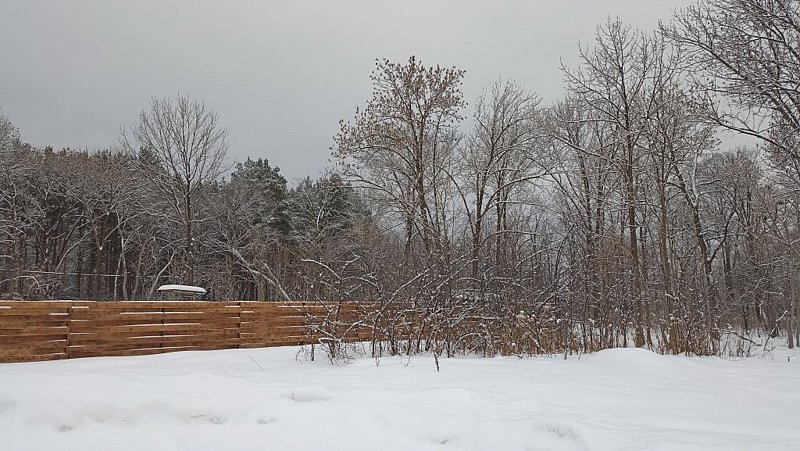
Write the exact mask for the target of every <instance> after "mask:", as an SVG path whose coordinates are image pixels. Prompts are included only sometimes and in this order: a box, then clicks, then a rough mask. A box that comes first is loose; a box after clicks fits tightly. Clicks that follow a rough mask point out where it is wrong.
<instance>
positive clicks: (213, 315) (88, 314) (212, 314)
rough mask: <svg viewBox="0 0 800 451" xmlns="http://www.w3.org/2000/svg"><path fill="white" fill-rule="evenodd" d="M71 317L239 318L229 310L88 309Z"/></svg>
mask: <svg viewBox="0 0 800 451" xmlns="http://www.w3.org/2000/svg"><path fill="white" fill-rule="evenodd" d="M72 318H75V319H81V320H95V321H100V320H106V319H120V318H131V319H148V320H149V319H158V320H160V319H163V318H177V319H193V318H209V319H214V318H239V313H238V312H235V311H231V312H96V311H93V310H90V311H88V312H83V313H79V314H75V315H72Z"/></svg>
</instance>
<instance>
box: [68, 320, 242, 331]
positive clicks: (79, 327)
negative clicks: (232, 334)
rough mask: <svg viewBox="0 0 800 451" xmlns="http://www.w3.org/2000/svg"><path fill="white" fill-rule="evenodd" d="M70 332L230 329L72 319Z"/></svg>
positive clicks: (196, 325)
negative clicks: (100, 324) (117, 323)
mask: <svg viewBox="0 0 800 451" xmlns="http://www.w3.org/2000/svg"><path fill="white" fill-rule="evenodd" d="M69 328H70V332H76V333H77V332H93V333H117V332H168V331H178V330H180V331H211V330H222V329H232V328H235V327H225V325H224V324H222V325H220V327H216V326H215V325H214V324H202V323H199V324H198V323H189V324H181V323H174V324H152V325H140V326H93V325H92V323H91V321H87V322H86V323H81V322H78V321H73V322H71V323H70V325H69Z"/></svg>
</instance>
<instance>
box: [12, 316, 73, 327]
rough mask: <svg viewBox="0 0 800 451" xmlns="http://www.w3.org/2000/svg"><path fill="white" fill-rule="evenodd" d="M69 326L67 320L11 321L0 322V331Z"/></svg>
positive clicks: (65, 318) (64, 318)
mask: <svg viewBox="0 0 800 451" xmlns="http://www.w3.org/2000/svg"><path fill="white" fill-rule="evenodd" d="M68 324H69V318H67V317H63V318H42V319H26V320H19V321H17V320H13V321H0V330H17V329H24V328H26V327H60V326H66V325H68Z"/></svg>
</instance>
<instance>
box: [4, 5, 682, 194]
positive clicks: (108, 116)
mask: <svg viewBox="0 0 800 451" xmlns="http://www.w3.org/2000/svg"><path fill="white" fill-rule="evenodd" d="M688 2H689V0H677V1H676V0H580V1H578V0H530V1H497V0H495V1H488V0H487V1H480V2H479V1H466V0H451V1H440V0H414V1H393V2H388V1H376V0H357V1H354V0H347V1H345V0H342V1H329V0H319V1H272V0H261V1H198V0H191V1H181V2H178V1H164V0H160V1H151V0H145V1H142V0H140V1H125V2H123V1H111V0H96V1H86V0H71V1H25V0H19V1H15V0H0V112H2V113H3V114H4V115H6V116H8V117H9V118H10V119H11V120H12V122H13V123H14V124H15V125H16V126H17V127H18V128H19V129H20V132H21V133H22V136H23V138H24V139H25V140H26V141H28V142H30V143H32V144H33V145H35V146H45V145H52V146H53V147H55V148H61V147H72V148H80V149H84V148H87V149H89V150H95V149H99V148H107V147H109V146H111V145H113V143H114V142H115V140H116V139H117V137H118V136H119V129H120V127H121V126H127V125H129V124H131V123H133V122H134V121H135V119H136V115H137V114H138V112H139V111H141V110H142V109H143V108H145V107H147V105H148V103H149V100H150V98H151V97H153V96H156V97H165V96H175V95H176V94H177V93H178V92H180V93H182V94H188V95H190V96H191V97H193V98H197V99H201V100H204V101H205V102H206V104H207V105H208V106H209V107H210V108H212V109H213V110H215V111H216V112H218V113H219V114H220V115H221V116H222V122H223V123H224V124H225V125H226V126H227V127H228V129H229V130H230V139H229V144H230V153H229V156H230V158H231V159H232V160H235V161H242V160H244V159H245V158H246V157H248V156H250V157H253V158H258V157H264V158H268V159H269V160H270V162H271V163H272V164H277V165H278V166H280V167H281V170H282V172H283V173H284V175H285V176H287V178H289V179H295V178H298V177H303V176H306V175H312V176H316V175H318V174H319V172H320V171H321V170H322V168H324V167H325V166H327V165H328V161H327V160H328V158H329V153H330V151H329V148H330V146H331V144H332V137H333V135H334V134H335V133H336V131H337V130H338V121H339V119H341V118H346V119H349V118H351V117H352V116H353V113H354V110H355V107H356V106H357V105H363V104H364V103H365V102H366V100H367V99H368V97H369V95H370V92H371V86H370V83H369V78H368V77H369V73H370V71H371V70H372V69H373V67H374V60H375V58H384V57H385V58H389V59H392V60H398V61H405V60H406V59H407V58H408V56H409V55H411V54H415V55H417V56H418V57H419V58H420V59H421V60H422V62H423V63H425V64H427V65H433V64H442V65H446V66H458V67H460V68H462V69H466V71H467V74H466V78H465V81H464V92H465V94H466V96H467V100H468V101H470V102H471V101H472V100H473V99H474V97H475V96H476V95H477V93H479V91H480V89H481V88H482V87H483V86H485V85H486V84H487V83H488V82H489V81H490V80H492V79H494V78H498V77H503V78H511V79H514V80H516V81H517V82H518V83H520V84H521V85H523V86H525V87H526V88H528V89H530V90H532V91H535V92H537V93H539V94H540V95H541V96H542V97H544V98H545V99H546V100H548V101H553V100H556V99H558V98H559V96H560V95H561V94H562V92H563V84H562V76H561V73H560V71H559V66H560V61H563V62H564V63H565V64H567V65H571V64H573V63H574V62H575V61H576V59H577V58H576V57H577V43H578V42H579V41H580V42H583V43H586V42H589V41H591V40H592V39H593V34H594V31H595V27H596V26H597V25H598V24H599V23H601V22H602V21H603V20H605V18H606V17H607V16H609V15H611V16H616V15H618V16H620V17H621V18H622V19H623V20H625V21H627V22H629V23H631V24H632V25H635V26H638V27H641V28H644V29H654V28H655V26H656V24H657V23H658V20H659V19H665V20H668V19H669V17H670V16H671V13H672V11H673V10H674V8H675V7H676V6H682V5H685V4H687V3H688Z"/></svg>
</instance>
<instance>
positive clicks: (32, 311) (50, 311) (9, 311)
mask: <svg viewBox="0 0 800 451" xmlns="http://www.w3.org/2000/svg"><path fill="white" fill-rule="evenodd" d="M69 310H70V309H69V308H64V309H57V308H41V309H36V308H24V307H23V308H2V307H0V318H2V317H6V316H21V315H34V316H44V315H67V314H68V313H69Z"/></svg>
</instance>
